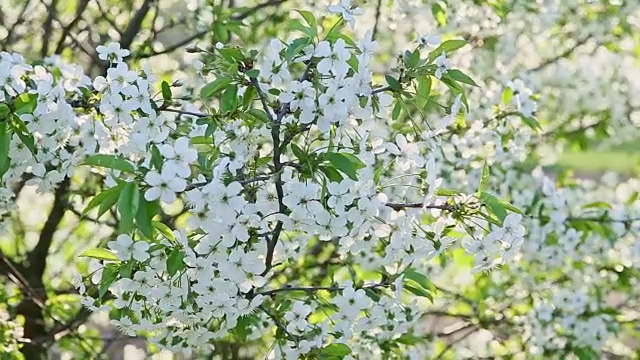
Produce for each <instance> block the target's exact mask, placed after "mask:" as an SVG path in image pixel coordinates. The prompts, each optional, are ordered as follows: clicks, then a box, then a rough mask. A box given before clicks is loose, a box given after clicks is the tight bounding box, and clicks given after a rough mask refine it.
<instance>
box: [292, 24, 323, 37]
mask: <svg viewBox="0 0 640 360" xmlns="http://www.w3.org/2000/svg"><path fill="white" fill-rule="evenodd" d="M289 30H292V31H300V32H301V33H304V34H305V35H307V36H308V37H309V38H313V37H315V36H316V34H317V33H318V30H317V28H316V29H312V28H311V27H309V26H305V25H303V24H302V23H301V22H300V21H298V20H291V21H290V22H289Z"/></svg>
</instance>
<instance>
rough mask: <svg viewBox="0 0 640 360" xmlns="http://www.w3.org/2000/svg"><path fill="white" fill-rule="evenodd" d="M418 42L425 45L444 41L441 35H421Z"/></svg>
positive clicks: (434, 44)
mask: <svg viewBox="0 0 640 360" xmlns="http://www.w3.org/2000/svg"><path fill="white" fill-rule="evenodd" d="M418 42H419V43H420V44H422V45H424V46H434V47H435V46H438V45H440V43H441V42H442V38H441V37H440V35H419V36H418Z"/></svg>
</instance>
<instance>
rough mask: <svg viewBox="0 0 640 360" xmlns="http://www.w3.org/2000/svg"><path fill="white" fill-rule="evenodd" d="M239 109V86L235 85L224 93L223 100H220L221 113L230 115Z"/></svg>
mask: <svg viewBox="0 0 640 360" xmlns="http://www.w3.org/2000/svg"><path fill="white" fill-rule="evenodd" d="M237 107H238V85H236V84H233V85H230V86H228V87H227V89H226V90H225V91H224V93H222V99H221V100H220V111H222V112H223V113H230V112H233V111H235V110H236V108H237Z"/></svg>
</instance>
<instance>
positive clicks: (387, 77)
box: [384, 75, 402, 91]
mask: <svg viewBox="0 0 640 360" xmlns="http://www.w3.org/2000/svg"><path fill="white" fill-rule="evenodd" d="M384 78H385V80H387V84H389V86H390V87H391V90H393V91H400V90H402V86H401V85H400V82H399V81H398V80H397V79H396V78H394V77H393V76H391V75H385V76H384Z"/></svg>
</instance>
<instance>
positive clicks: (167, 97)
mask: <svg viewBox="0 0 640 360" xmlns="http://www.w3.org/2000/svg"><path fill="white" fill-rule="evenodd" d="M171 97H172V95H171V86H169V83H168V82H166V81H163V82H162V99H163V100H164V101H165V102H171Z"/></svg>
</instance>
